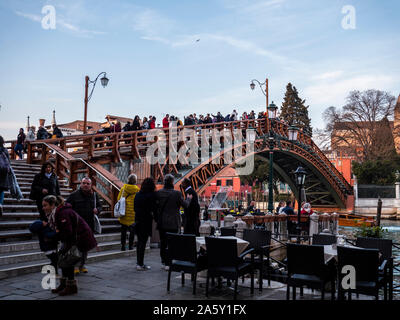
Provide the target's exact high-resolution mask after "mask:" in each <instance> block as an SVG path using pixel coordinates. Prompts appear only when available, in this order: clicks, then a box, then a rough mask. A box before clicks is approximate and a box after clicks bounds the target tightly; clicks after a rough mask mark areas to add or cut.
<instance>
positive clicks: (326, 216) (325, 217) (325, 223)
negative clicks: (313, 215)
mask: <svg viewBox="0 0 400 320" xmlns="http://www.w3.org/2000/svg"><path fill="white" fill-rule="evenodd" d="M325 229H328V230H329V213H326V212H325V213H323V214H322V230H325Z"/></svg>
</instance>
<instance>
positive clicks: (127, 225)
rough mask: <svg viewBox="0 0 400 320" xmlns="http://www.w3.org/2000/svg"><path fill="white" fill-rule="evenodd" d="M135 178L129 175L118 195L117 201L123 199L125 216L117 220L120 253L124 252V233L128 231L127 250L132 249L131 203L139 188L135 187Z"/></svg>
mask: <svg viewBox="0 0 400 320" xmlns="http://www.w3.org/2000/svg"><path fill="white" fill-rule="evenodd" d="M136 183H137V177H136V175H135V174H131V175H129V177H128V183H127V184H124V186H123V187H122V189H121V191H120V192H119V194H118V200H119V199H120V198H121V197H122V196H124V197H125V201H126V203H125V205H126V207H125V216H123V217H120V218H118V220H119V223H120V224H121V251H125V250H126V233H127V231H128V230H129V250H132V249H133V240H134V237H135V210H134V208H133V203H134V200H135V196H136V193H138V192H139V190H140V189H139V187H138V186H137V185H136Z"/></svg>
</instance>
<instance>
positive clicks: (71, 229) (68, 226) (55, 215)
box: [42, 196, 97, 296]
mask: <svg viewBox="0 0 400 320" xmlns="http://www.w3.org/2000/svg"><path fill="white" fill-rule="evenodd" d="M42 204H43V211H44V212H45V213H46V214H47V215H48V216H49V223H51V221H53V222H52V223H54V225H55V227H56V232H57V238H58V239H59V240H60V241H61V242H62V247H61V249H60V251H59V252H60V253H64V252H67V251H68V250H69V249H70V248H71V247H72V246H73V245H76V246H77V247H78V249H79V250H80V251H81V252H88V251H90V250H92V249H93V248H95V247H96V246H97V241H96V239H95V237H94V235H93V232H92V230H91V229H90V227H89V226H88V224H87V223H86V221H85V220H84V219H83V218H82V217H80V216H79V215H78V214H77V213H76V212H75V211H74V210H73V209H72V206H71V205H70V204H69V203H64V199H63V198H62V197H60V196H57V197H55V196H46V197H45V198H44V199H43V203H42ZM61 271H62V278H61V279H60V285H59V286H58V287H57V288H56V289H53V290H52V292H53V293H58V294H59V295H60V296H65V295H70V294H75V293H77V292H78V287H77V285H76V280H75V279H74V266H70V267H67V268H61Z"/></svg>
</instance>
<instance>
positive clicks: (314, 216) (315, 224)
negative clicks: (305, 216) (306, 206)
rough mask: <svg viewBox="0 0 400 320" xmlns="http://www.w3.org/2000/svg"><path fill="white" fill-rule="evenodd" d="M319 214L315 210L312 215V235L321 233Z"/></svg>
mask: <svg viewBox="0 0 400 320" xmlns="http://www.w3.org/2000/svg"><path fill="white" fill-rule="evenodd" d="M318 220H319V216H318V214H316V213H315V212H314V213H313V214H312V215H311V216H310V237H312V236H313V234H318V233H319V223H318Z"/></svg>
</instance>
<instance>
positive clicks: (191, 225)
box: [182, 178, 200, 237]
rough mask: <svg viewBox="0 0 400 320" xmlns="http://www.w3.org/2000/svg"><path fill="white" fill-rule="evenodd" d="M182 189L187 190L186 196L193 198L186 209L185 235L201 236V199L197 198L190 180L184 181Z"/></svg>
mask: <svg viewBox="0 0 400 320" xmlns="http://www.w3.org/2000/svg"><path fill="white" fill-rule="evenodd" d="M182 187H183V189H184V190H185V194H186V196H188V195H190V196H191V201H190V204H189V206H188V207H187V208H184V215H185V219H184V224H183V233H186V234H194V235H196V236H198V237H199V236H200V232H199V228H200V205H199V198H198V196H197V192H196V191H194V189H193V188H192V186H191V182H190V180H189V179H187V178H186V179H184V180H183V181H182Z"/></svg>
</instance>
